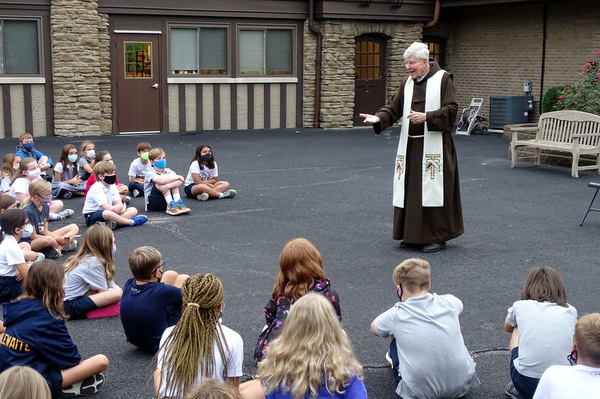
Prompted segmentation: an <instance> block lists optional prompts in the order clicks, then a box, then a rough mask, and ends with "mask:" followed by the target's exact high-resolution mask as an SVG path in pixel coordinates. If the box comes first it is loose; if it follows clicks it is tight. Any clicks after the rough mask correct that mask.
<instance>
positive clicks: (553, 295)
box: [504, 267, 577, 399]
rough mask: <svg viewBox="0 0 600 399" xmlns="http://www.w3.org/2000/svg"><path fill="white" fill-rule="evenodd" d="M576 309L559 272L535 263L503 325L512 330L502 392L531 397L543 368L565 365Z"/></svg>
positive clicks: (520, 398)
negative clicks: (508, 365)
mask: <svg viewBox="0 0 600 399" xmlns="http://www.w3.org/2000/svg"><path fill="white" fill-rule="evenodd" d="M576 322H577V310H576V309H575V308H574V307H573V306H571V305H569V304H568V303H567V292H566V290H565V286H564V285H563V283H562V280H561V278H560V275H559V274H558V272H557V271H556V270H554V269H553V268H551V267H534V268H533V269H531V271H530V272H529V274H528V275H527V279H526V280H525V284H523V289H522V291H521V300H520V301H516V302H515V303H513V305H512V306H511V307H510V308H509V309H508V314H507V316H506V319H505V320H504V329H505V330H506V331H507V332H509V333H511V337H510V342H509V345H508V346H509V349H510V351H511V359H510V377H511V382H510V383H509V384H508V386H507V387H506V390H505V393H506V395H507V396H508V397H510V398H513V399H531V398H532V397H533V393H534V392H535V388H536V387H537V384H538V382H539V380H540V378H541V377H542V374H543V373H544V371H546V369H547V368H548V367H550V366H552V365H554V364H562V365H568V364H569V363H568V362H567V355H568V354H569V351H570V350H571V344H572V343H573V331H574V328H575V323H576Z"/></svg>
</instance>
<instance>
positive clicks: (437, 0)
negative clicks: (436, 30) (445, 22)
mask: <svg viewBox="0 0 600 399" xmlns="http://www.w3.org/2000/svg"><path fill="white" fill-rule="evenodd" d="M440 8H442V1H441V0H435V9H434V11H433V19H432V20H431V21H429V22H427V25H425V27H426V28H431V27H432V26H435V25H436V24H437V23H438V21H439V20H440Z"/></svg>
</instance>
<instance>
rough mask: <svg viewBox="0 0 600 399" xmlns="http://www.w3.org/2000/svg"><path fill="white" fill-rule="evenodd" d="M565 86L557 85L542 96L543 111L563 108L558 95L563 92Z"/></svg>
mask: <svg viewBox="0 0 600 399" xmlns="http://www.w3.org/2000/svg"><path fill="white" fill-rule="evenodd" d="M564 89H565V88H564V86H555V87H552V88H551V89H549V90H548V91H547V92H546V94H544V97H543V98H542V113H544V112H551V111H559V110H561V109H562V108H560V107H559V106H558V101H559V100H558V96H560V95H561V94H562V93H563V90H564Z"/></svg>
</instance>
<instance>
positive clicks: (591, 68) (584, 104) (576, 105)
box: [557, 51, 600, 115]
mask: <svg viewBox="0 0 600 399" xmlns="http://www.w3.org/2000/svg"><path fill="white" fill-rule="evenodd" d="M579 75H580V76H581V78H580V79H579V82H577V83H575V84H574V85H572V86H565V88H564V89H563V91H562V93H560V94H559V95H558V96H557V100H558V103H557V105H558V109H569V110H576V111H584V112H589V113H592V114H596V115H600V51H598V52H597V53H596V57H595V60H594V61H588V62H586V64H585V67H584V68H583V70H582V71H581V72H580V73H579Z"/></svg>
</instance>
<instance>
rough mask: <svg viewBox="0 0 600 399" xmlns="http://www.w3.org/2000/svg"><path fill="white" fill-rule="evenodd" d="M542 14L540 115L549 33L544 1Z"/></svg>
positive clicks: (546, 9) (546, 8) (546, 6)
mask: <svg viewBox="0 0 600 399" xmlns="http://www.w3.org/2000/svg"><path fill="white" fill-rule="evenodd" d="M543 7H544V8H543V9H542V10H543V14H542V18H543V20H542V65H541V70H542V72H541V76H540V115H541V114H542V99H543V98H544V76H545V75H546V37H547V35H548V32H547V29H548V5H547V4H546V3H544V5H543Z"/></svg>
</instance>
